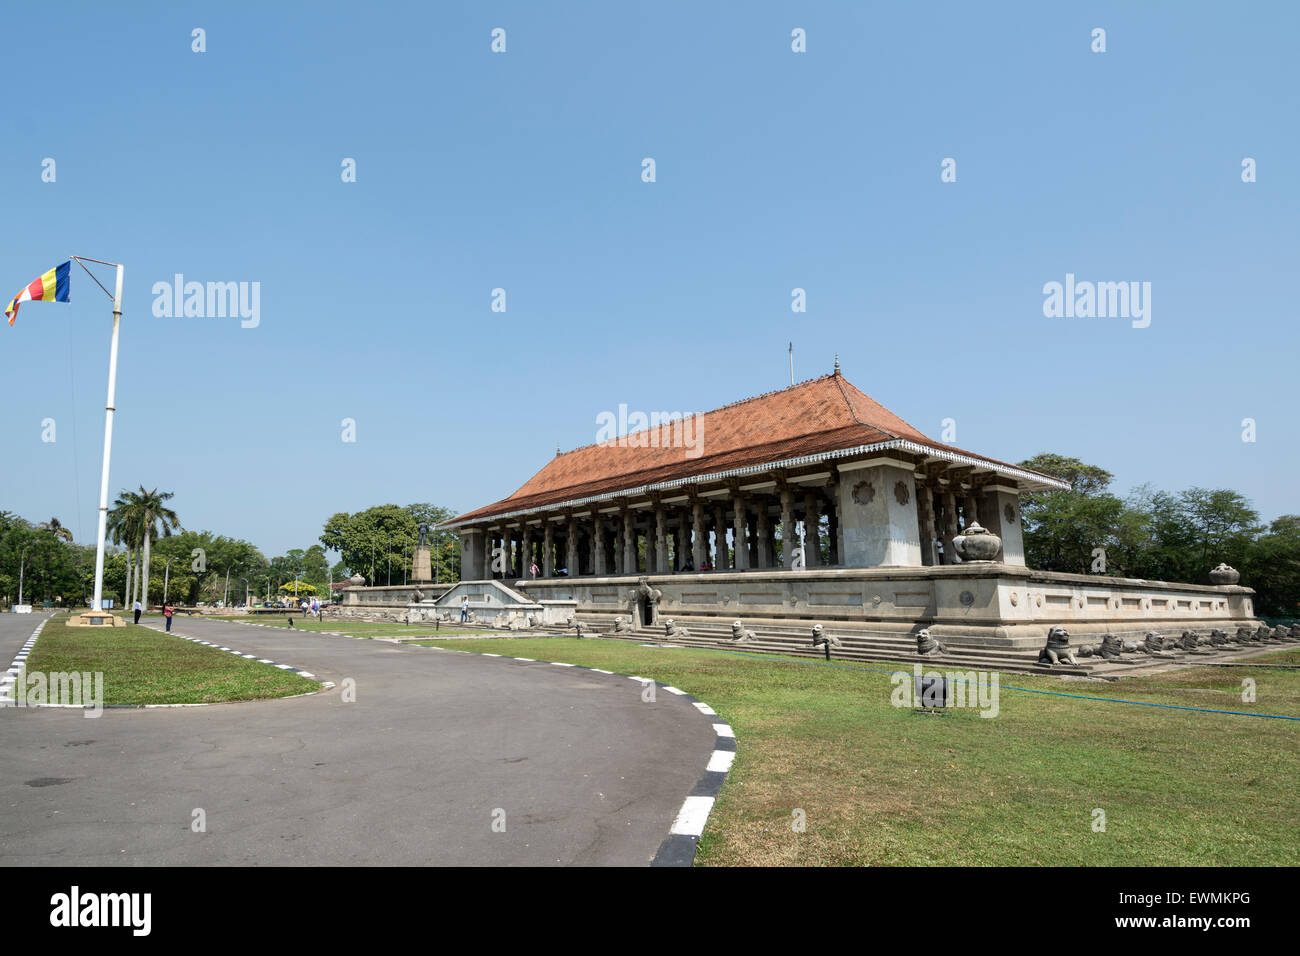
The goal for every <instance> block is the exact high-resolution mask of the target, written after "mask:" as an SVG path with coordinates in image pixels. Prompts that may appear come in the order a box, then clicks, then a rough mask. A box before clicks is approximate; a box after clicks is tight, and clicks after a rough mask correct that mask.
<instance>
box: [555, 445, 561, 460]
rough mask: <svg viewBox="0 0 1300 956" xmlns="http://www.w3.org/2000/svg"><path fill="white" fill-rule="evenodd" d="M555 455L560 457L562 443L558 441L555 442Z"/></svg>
mask: <svg viewBox="0 0 1300 956" xmlns="http://www.w3.org/2000/svg"><path fill="white" fill-rule="evenodd" d="M555 457H556V458H559V457H560V443H559V442H558V441H557V442H556V443H555Z"/></svg>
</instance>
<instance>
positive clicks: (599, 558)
mask: <svg viewBox="0 0 1300 956" xmlns="http://www.w3.org/2000/svg"><path fill="white" fill-rule="evenodd" d="M592 521H593V522H594V524H595V530H594V532H593V533H592V547H593V548H594V549H595V554H593V555H592V559H591V570H592V573H593V574H596V575H599V576H602V577H603V576H604V575H606V574H608V573H609V569H608V568H606V567H605V519H604V518H602V517H601V515H600V512H596V513H595V514H594V515H592Z"/></svg>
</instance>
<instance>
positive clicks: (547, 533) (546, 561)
mask: <svg viewBox="0 0 1300 956" xmlns="http://www.w3.org/2000/svg"><path fill="white" fill-rule="evenodd" d="M554 573H555V523H554V522H553V521H551V519H550V518H549V517H543V518H542V577H544V578H549V577H550V576H551V575H552V574H554Z"/></svg>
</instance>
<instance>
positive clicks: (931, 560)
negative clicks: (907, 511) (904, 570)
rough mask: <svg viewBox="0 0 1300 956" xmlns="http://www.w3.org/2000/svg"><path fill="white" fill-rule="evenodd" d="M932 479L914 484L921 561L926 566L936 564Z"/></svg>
mask: <svg viewBox="0 0 1300 956" xmlns="http://www.w3.org/2000/svg"><path fill="white" fill-rule="evenodd" d="M933 484H934V481H933V479H930V478H926V479H925V480H924V481H921V482H918V483H917V486H916V498H917V501H916V508H917V514H918V516H919V518H920V522H921V529H920V530H921V563H922V564H924V565H927V566H930V565H934V564H937V563H938V562H937V561H936V558H937V557H938V555H936V554H935V550H934V539H935V538H936V537H937V534H936V532H935V527H934V495H933V488H932V486H933Z"/></svg>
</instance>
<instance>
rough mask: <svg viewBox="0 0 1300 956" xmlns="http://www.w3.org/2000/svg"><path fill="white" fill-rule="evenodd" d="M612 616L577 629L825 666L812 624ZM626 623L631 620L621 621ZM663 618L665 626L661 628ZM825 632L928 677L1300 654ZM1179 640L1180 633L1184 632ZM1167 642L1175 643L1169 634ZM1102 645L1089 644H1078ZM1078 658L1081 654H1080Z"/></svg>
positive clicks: (1114, 671)
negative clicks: (930, 646)
mask: <svg viewBox="0 0 1300 956" xmlns="http://www.w3.org/2000/svg"><path fill="white" fill-rule="evenodd" d="M616 616H618V615H614V614H595V613H583V614H579V615H578V621H579V622H580V623H581V624H582V626H583V629H584V631H586V632H588V633H591V632H595V633H596V634H598V635H599V636H601V637H608V638H617V639H621V640H628V641H635V642H637V643H646V644H664V645H669V646H674V647H699V648H707V649H710V650H724V649H725V650H730V651H738V652H741V653H746V654H779V655H783V656H790V657H808V658H823V657H824V651H823V650H822V649H821V648H814V647H813V646H812V637H811V632H812V622H811V621H810V622H807V623H803V622H800V623H798V624H795V623H792V622H789V621H762V620H758V619H753V620H750V619H746V620H745V622H744V626H745V628H746V629H747V630H751V631H753V632H754V635H755V639H754V640H752V641H744V642H741V643H736V642H734V641H733V640H732V637H731V621H732V620H733V619H731V618H728V619H723V618H714V617H703V616H700V617H688V616H685V615H682V616H677V617H674V618H673V620H674V621H675V622H676V623H677V624H678V625H679V626H681V627H684V628H686V630H687V631H688V636H686V637H681V636H676V637H673V638H669V637H667V636H666V633H665V628H664V627H663V626H656V627H653V628H646V627H638V628H636V629H634V630H632V631H629V632H625V633H615V631H614V618H615V617H616ZM624 617H625V619H626V615H624ZM663 619H664V618H661V620H663ZM826 630H827V631H828V632H829V633H830V634H832V635H833V636H834V637H836V638H838V639H839V641H840V645H841V646H839V647H833V648H831V659H832V660H838V661H860V662H872V663H881V662H898V663H903V664H906V665H907V666H908V668H909V669H910V668H911V666H912V665H913V664H916V663H920V664H922V665H923V666H924V667H925V668H926V669H927V670H939V671H946V670H983V671H999V672H1005V673H1012V674H1052V675H1054V676H1074V677H1093V678H1099V679H1111V680H1113V679H1117V678H1119V677H1136V676H1143V675H1148V674H1153V673H1158V672H1160V671H1165V670H1169V669H1171V668H1175V667H1181V666H1186V665H1189V664H1192V665H1194V664H1197V663H1218V662H1230V661H1241V662H1243V663H1244V662H1245V661H1246V660H1248V659H1249V658H1250V657H1254V656H1257V655H1259V654H1264V653H1269V652H1272V651H1278V650H1285V649H1287V648H1288V647H1291V648H1295V647H1300V639H1290V640H1287V641H1274V640H1270V641H1262V642H1254V641H1252V642H1251V643H1249V644H1244V645H1242V644H1229V645H1226V646H1222V647H1213V648H1212V647H1209V646H1206V647H1198V648H1197V649H1196V650H1195V651H1185V650H1182V649H1179V650H1175V651H1167V652H1165V653H1166V654H1167V655H1168V656H1167V657H1152V656H1149V655H1146V654H1134V653H1128V654H1124V655H1123V657H1122V658H1121V659H1120V660H1119V661H1107V660H1104V659H1102V658H1099V657H1079V658H1078V661H1079V663H1078V665H1077V666H1076V665H1070V664H1057V665H1056V666H1048V665H1045V664H1039V663H1038V653H1039V651H1040V650H1041V649H1042V645H1043V644H1045V643H1046V639H1047V638H1046V628H1044V634H1043V641H1042V642H1041V643H1039V644H1038V645H1037V646H1035V647H1005V648H1004V647H991V646H987V645H973V644H972V645H962V644H957V643H954V642H952V641H950V640H949V639H947V638H945V639H944V644H945V646H946V651H945V653H943V654H941V655H939V656H937V657H936V656H933V655H930V656H925V657H922V656H921V655H919V654H918V653H917V652H916V638H915V636H914V635H913V634H912V633H906V634H903V633H885V632H882V631H880V630H878V629H877V630H872V629H871V628H870V627H869V626H867V625H861V624H859V625H855V624H847V623H839V624H835V625H829V624H828V625H826ZM1180 633H1181V632H1180ZM1196 633H1197V634H1198V635H1201V634H1205V635H1208V634H1209V630H1204V631H1202V630H1197V632H1196ZM1165 636H1166V638H1171V637H1177V636H1178V635H1175V634H1170V633H1167V632H1166V634H1165ZM1094 643H1099V642H1098V641H1095V640H1087V641H1084V642H1081V644H1094ZM1075 651H1076V654H1077V652H1078V646H1076V647H1075Z"/></svg>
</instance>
